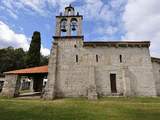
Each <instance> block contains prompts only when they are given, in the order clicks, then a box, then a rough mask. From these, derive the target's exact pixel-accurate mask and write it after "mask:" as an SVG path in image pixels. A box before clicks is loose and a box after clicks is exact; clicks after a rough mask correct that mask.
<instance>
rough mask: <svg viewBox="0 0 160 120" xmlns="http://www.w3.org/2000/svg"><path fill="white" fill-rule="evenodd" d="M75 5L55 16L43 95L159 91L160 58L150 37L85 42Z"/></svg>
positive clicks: (93, 96)
mask: <svg viewBox="0 0 160 120" xmlns="http://www.w3.org/2000/svg"><path fill="white" fill-rule="evenodd" d="M82 20H83V16H82V15H80V14H79V13H76V12H75V9H74V8H73V7H72V6H69V7H66V8H65V11H64V13H60V15H59V16H56V33H55V36H54V41H53V44H52V48H51V53H50V58H49V65H48V82H47V85H46V87H45V91H44V95H43V98H44V99H54V98H56V97H88V99H97V97H98V96H117V95H118V96H157V95H160V59H158V58H152V59H151V56H150V51H149V46H150V42H149V41H132V42H131V41H106V42H104V41H102V42H100V41H97V42H96V41H95V42H86V41H85V40H84V37H83V34H82Z"/></svg>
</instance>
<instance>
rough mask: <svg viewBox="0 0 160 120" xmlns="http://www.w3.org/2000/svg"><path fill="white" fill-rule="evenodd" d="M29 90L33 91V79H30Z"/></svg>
mask: <svg viewBox="0 0 160 120" xmlns="http://www.w3.org/2000/svg"><path fill="white" fill-rule="evenodd" d="M30 91H31V92H34V89H33V79H30Z"/></svg>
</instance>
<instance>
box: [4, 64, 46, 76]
mask: <svg viewBox="0 0 160 120" xmlns="http://www.w3.org/2000/svg"><path fill="white" fill-rule="evenodd" d="M38 73H48V65H45V66H39V67H31V68H25V69H20V70H13V71H8V72H4V74H17V75H19V74H38Z"/></svg>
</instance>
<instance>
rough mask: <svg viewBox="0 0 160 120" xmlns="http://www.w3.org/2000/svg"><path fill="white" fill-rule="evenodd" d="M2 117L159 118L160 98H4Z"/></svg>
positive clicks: (7, 119) (0, 109) (61, 119)
mask: <svg viewBox="0 0 160 120" xmlns="http://www.w3.org/2000/svg"><path fill="white" fill-rule="evenodd" d="M0 119H2V120H159V119H160V98H125V97H122V98H116V97H114V98H111V97H107V98H103V99H100V100H97V101H88V100H86V99H85V98H77V99H71V98H70V99H68V98H66V99H58V100H54V101H43V100H18V99H6V98H1V99H0Z"/></svg>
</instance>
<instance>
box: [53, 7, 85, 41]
mask: <svg viewBox="0 0 160 120" xmlns="http://www.w3.org/2000/svg"><path fill="white" fill-rule="evenodd" d="M82 19H83V17H82V15H79V13H78V12H77V13H76V12H75V9H74V7H72V6H71V5H69V6H68V7H66V8H65V11H64V13H60V15H59V16H56V33H55V36H54V37H55V38H56V37H72V36H74V37H75V36H78V37H80V36H82Z"/></svg>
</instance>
